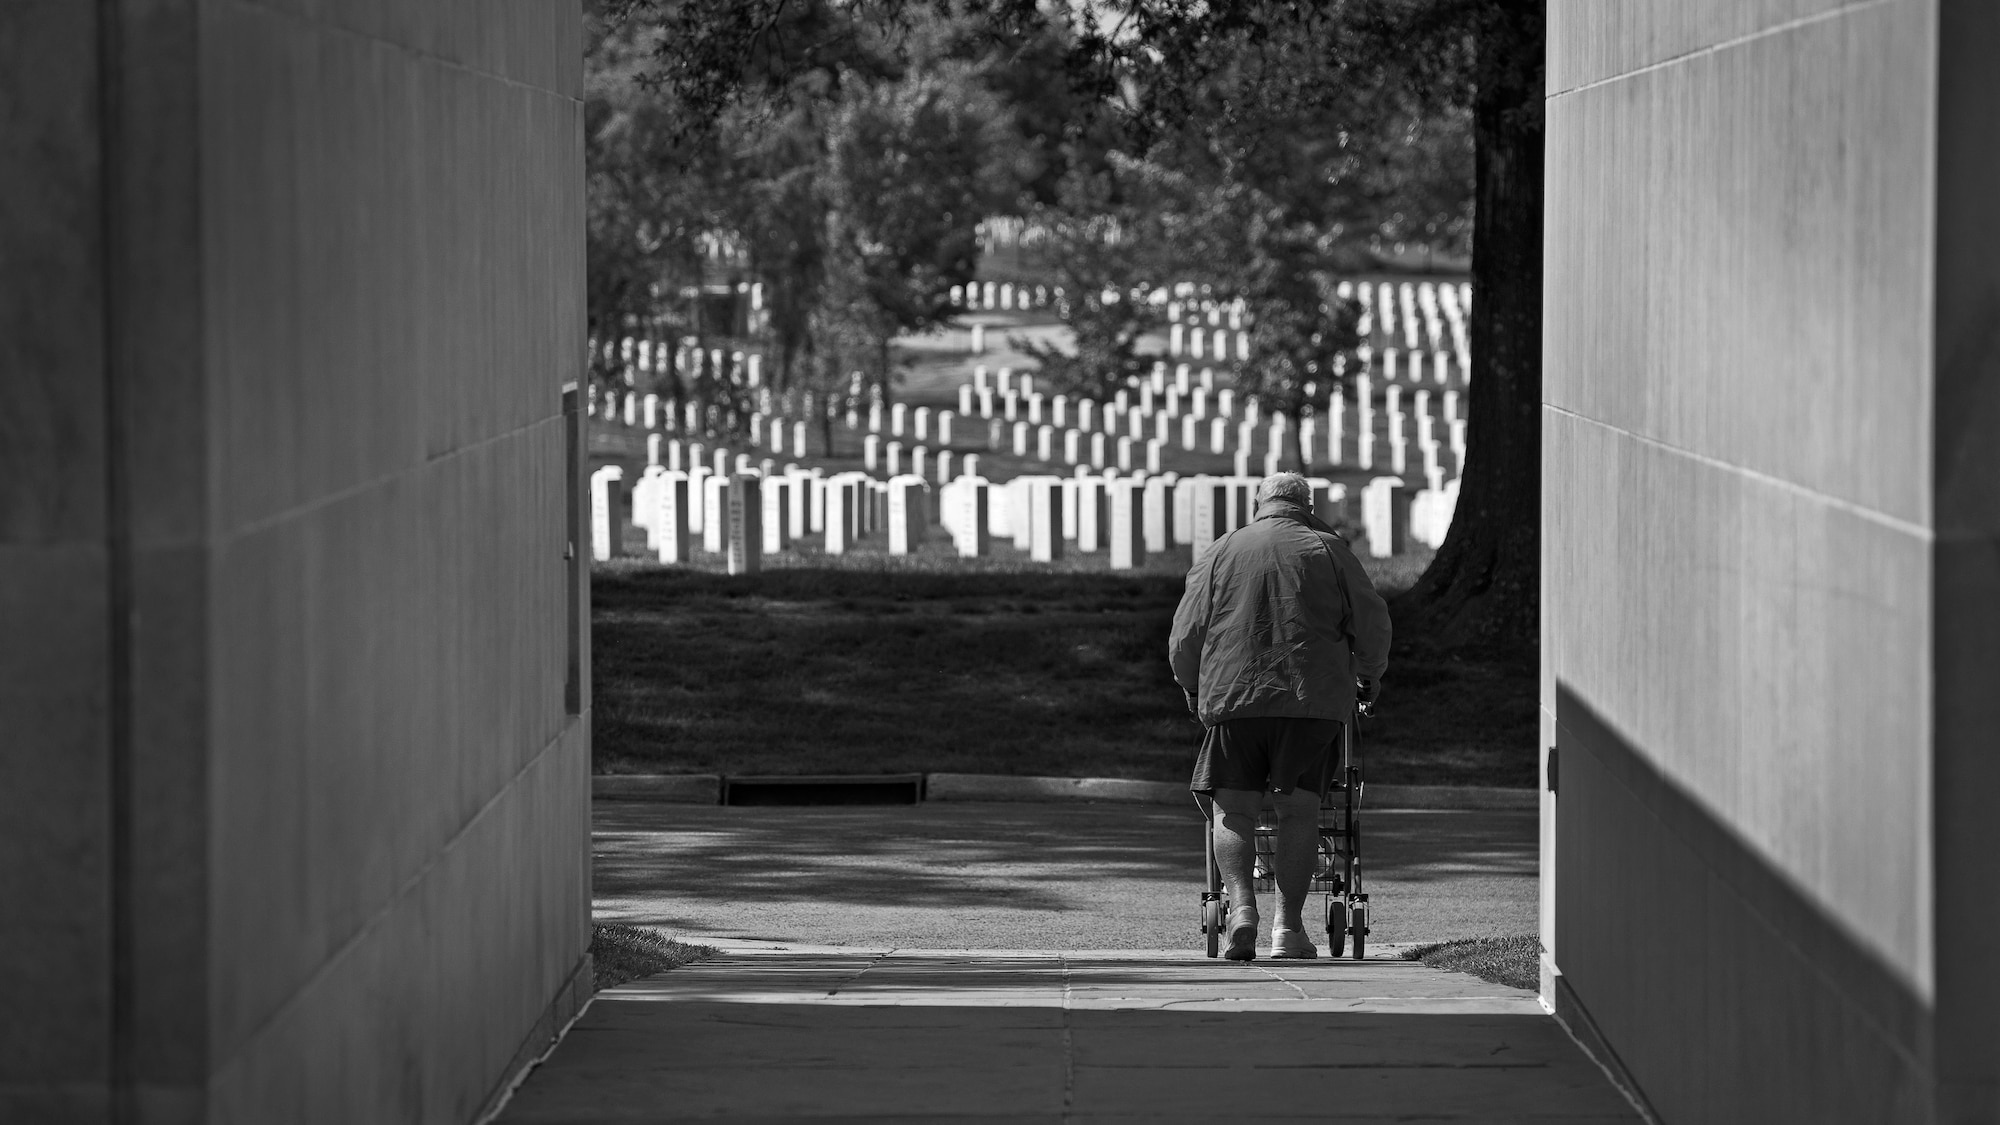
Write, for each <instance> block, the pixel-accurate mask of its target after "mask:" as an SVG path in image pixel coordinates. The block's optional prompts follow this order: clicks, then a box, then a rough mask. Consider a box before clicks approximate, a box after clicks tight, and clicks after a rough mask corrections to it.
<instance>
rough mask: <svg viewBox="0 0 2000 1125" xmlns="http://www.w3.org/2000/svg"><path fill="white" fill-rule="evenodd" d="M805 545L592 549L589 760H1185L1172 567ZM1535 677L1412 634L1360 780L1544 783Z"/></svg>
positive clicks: (1402, 571)
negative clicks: (671, 558)
mask: <svg viewBox="0 0 2000 1125" xmlns="http://www.w3.org/2000/svg"><path fill="white" fill-rule="evenodd" d="M814 561H815V562H817V563H818V564H819V565H810V566H797V567H784V568H777V569H770V570H767V571H765V572H764V573H763V574H760V575H750V576H742V577H734V578H732V577H729V576H727V575H723V574H717V573H713V572H710V571H704V570H692V569H687V568H681V567H660V566H656V565H651V564H644V563H638V562H627V561H620V562H618V563H614V564H610V565H608V566H606V565H600V566H599V567H598V568H597V569H596V571H595V574H594V576H593V578H592V587H593V593H592V602H593V613H592V629H593V636H592V645H591V648H592V672H591V674H592V680H593V691H592V696H593V709H594V726H593V731H592V752H593V755H594V758H595V762H594V768H595V770H596V772H598V773H719V774H733V775H753V774H813V773H843V774H853V773H930V772H955V773H997V774H1017V775H1045V776H1062V777H1123V778H1136V779H1143V780H1154V781H1185V780H1186V778H1187V776H1188V771H1189V769H1190V768H1191V766H1192V763H1193V760H1194V751H1195V747H1196V745H1197V744H1198V742H1199V740H1200V727H1199V726H1198V725H1197V724H1196V723H1195V722H1194V721H1193V720H1192V719H1190V718H1189V717H1188V715H1187V713H1186V710H1185V708H1184V706H1183V704H1182V702H1181V694H1180V690H1179V688H1178V687H1176V686H1175V684H1174V682H1173V679H1172V677H1171V675H1170V674H1169V673H1168V671H1167V662H1166V641H1167V632H1168V629H1169V626H1170V624H1171V622H1172V619H1173V612H1174V607H1175V605H1176V604H1177V602H1178V601H1179V599H1180V593H1181V578H1180V575H1179V574H1178V573H1166V574H1163V573H1152V574H1146V573H1140V574H1137V575H1133V574H1130V573H1123V574H1117V575H1113V574H1110V573H1107V572H1101V571H1100V572H1095V573H1092V572H1068V573H1065V572H1062V571H1051V570H1048V569H1046V568H1034V569H1029V568H1026V567H1022V568H1020V569H1009V568H1006V567H1004V566H1000V567H994V568H992V569H989V570H985V571H974V572H971V573H967V572H964V571H953V570H940V569H927V568H925V567H923V566H921V565H912V566H896V565H888V563H887V561H885V560H884V559H883V558H882V557H880V556H877V557H875V558H874V559H873V560H872V561H870V560H869V558H868V557H867V556H850V557H848V558H846V559H841V560H833V559H825V560H814ZM894 561H902V560H894ZM909 561H910V562H915V561H916V560H909ZM1415 563H1416V560H1402V559H1396V560H1388V561H1387V564H1386V566H1384V567H1382V568H1381V569H1380V570H1378V572H1377V574H1376V581H1377V584H1378V586H1380V587H1382V588H1383V589H1384V592H1385V593H1391V592H1393V591H1395V590H1397V589H1400V588H1402V587H1406V586H1408V585H1409V583H1410V582H1411V581H1412V580H1414V578H1415V574H1416V572H1418V571H1420V570H1421V569H1422V567H1421V565H1415ZM829 564H833V565H829ZM1536 676H1537V670H1536V668H1535V666H1534V665H1533V664H1532V663H1524V664H1520V665H1496V664H1492V663H1484V662H1480V661H1477V660H1471V659H1459V658H1457V657H1456V656H1454V655H1452V654H1449V653H1442V652H1437V651H1435V650H1434V649H1431V648H1430V647H1429V646H1427V645H1426V644H1425V643H1424V642H1423V639H1422V638H1401V637H1399V638H1398V641H1397V645H1396V650H1395V652H1394V653H1393V654H1392V658H1391V662H1390V668H1389V674H1388V676H1387V677H1386V679H1385V681H1384V691H1383V697H1382V701H1381V703H1380V705H1379V707H1378V715H1379V717H1378V718H1377V719H1376V720H1375V721H1374V722H1372V723H1369V724H1368V725H1367V726H1365V727H1364V728H1363V748H1364V752H1365V763H1366V766H1367V770H1368V777H1369V779H1370V780H1372V781H1376V782H1380V783H1383V784H1400V785H1502V786H1516V787H1529V786H1532V785H1534V783H1535V768H1536V767H1535V758H1534V747H1535V738H1536V732H1537V716H1536V699H1537V682H1536Z"/></svg>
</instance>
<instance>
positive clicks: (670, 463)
mask: <svg viewBox="0 0 2000 1125" xmlns="http://www.w3.org/2000/svg"><path fill="white" fill-rule="evenodd" d="M682 452H683V451H682V449H681V439H679V438H668V439H667V471H669V472H675V473H679V472H685V471H686V466H685V464H684V462H682V460H681V455H682Z"/></svg>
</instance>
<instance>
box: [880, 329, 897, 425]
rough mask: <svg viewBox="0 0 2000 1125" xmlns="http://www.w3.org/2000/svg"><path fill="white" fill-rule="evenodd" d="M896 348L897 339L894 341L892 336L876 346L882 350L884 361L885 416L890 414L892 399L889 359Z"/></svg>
mask: <svg viewBox="0 0 2000 1125" xmlns="http://www.w3.org/2000/svg"><path fill="white" fill-rule="evenodd" d="M894 346H895V339H894V337H890V336H884V337H882V338H881V340H880V341H878V342H877V344H876V347H878V348H879V349H880V350H881V359H882V381H881V388H882V393H881V398H882V412H883V413H884V414H886V413H888V412H889V402H890V399H889V358H890V356H891V354H892V349H893V348H894Z"/></svg>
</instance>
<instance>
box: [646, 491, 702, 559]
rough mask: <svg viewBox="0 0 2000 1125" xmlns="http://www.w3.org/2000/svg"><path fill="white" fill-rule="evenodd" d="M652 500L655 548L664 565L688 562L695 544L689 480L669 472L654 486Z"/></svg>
mask: <svg viewBox="0 0 2000 1125" xmlns="http://www.w3.org/2000/svg"><path fill="white" fill-rule="evenodd" d="M651 499H652V505H653V514H652V518H651V520H650V521H649V523H650V526H651V529H652V538H653V549H654V550H655V551H657V552H658V554H659V559H660V561H661V562H663V563H684V562H687V561H688V551H689V549H690V547H691V546H692V544H691V543H690V542H689V541H688V477H687V474H686V473H682V472H676V471H674V470H671V469H670V470H668V471H667V472H665V473H662V474H660V477H659V479H658V480H656V481H655V482H654V483H653V487H652V492H651Z"/></svg>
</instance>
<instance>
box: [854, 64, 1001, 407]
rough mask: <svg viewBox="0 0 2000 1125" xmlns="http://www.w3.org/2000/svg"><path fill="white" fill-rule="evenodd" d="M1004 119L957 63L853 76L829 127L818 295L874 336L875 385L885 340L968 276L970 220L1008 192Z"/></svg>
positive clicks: (942, 313) (945, 307) (884, 388)
mask: <svg viewBox="0 0 2000 1125" xmlns="http://www.w3.org/2000/svg"><path fill="white" fill-rule="evenodd" d="M1007 128H1008V126H1007V121H1006V115H1005V113H1004V111H1003V110H1002V108H1001V106H1000V105H999V103H998V102H997V101H996V100H995V99H994V98H993V97H992V95H991V94H990V93H988V92H986V91H985V90H984V89H983V88H981V87H980V86H979V85H977V84H976V82H974V81H972V80H971V74H970V71H969V69H968V68H967V67H965V66H963V65H962V64H945V65H943V66H940V67H938V68H936V69H934V70H922V71H913V72H912V73H910V74H909V75H908V76H906V77H905V78H904V79H903V80H902V81H899V82H895V83H889V84H883V85H878V86H871V87H853V88H850V89H849V90H848V92H847V97H846V98H845V100H844V101H843V103H842V105H841V106H840V108H839V110H838V111H837V112H836V114H835V116H834V119H833V121H832V122H831V123H830V125H829V127H828V142H827V175H826V179H825V191H826V194H827V204H828V206H827V236H826V247H827V294H826V297H827V303H828V305H829V307H830V308H831V309H832V310H835V311H836V315H838V316H839V317H841V318H842V320H843V321H844V323H845V324H846V325H847V327H848V328H849V330H850V334H852V335H858V336H861V337H863V338H866V339H869V340H872V341H873V342H874V350H875V356H874V362H873V363H872V364H871V366H872V367H873V368H874V375H875V379H876V386H877V387H878V390H879V393H880V394H881V396H882V398H883V400H884V401H887V400H888V398H889V389H890V382H891V374H892V372H891V370H890V366H891V365H890V360H891V350H890V345H891V342H892V341H893V340H894V339H895V338H896V336H897V335H898V334H900V333H904V332H922V331H927V330H930V329H933V328H936V327H938V326H940V325H942V324H944V323H945V322H947V321H948V320H949V319H950V318H951V317H952V316H953V315H954V310H953V307H952V304H951V289H952V286H954V285H965V284H967V283H969V282H971V280H972V275H973V271H974V269H975V268H976V267H977V265H978V250H979V246H978V239H977V229H978V223H979V220H980V218H981V217H982V216H983V215H985V214H986V213H987V209H988V207H989V206H990V205H992V204H993V203H995V202H996V201H999V200H1003V199H1011V197H1012V196H1013V193H1014V190H1015V184H1016V181H1015V178H1014V169H1013V168H1012V166H1011V165H1010V163H1009V160H1008V157H1007V155H1006V154H1007V151H1008V146H1007V143H1006V142H1007Z"/></svg>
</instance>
